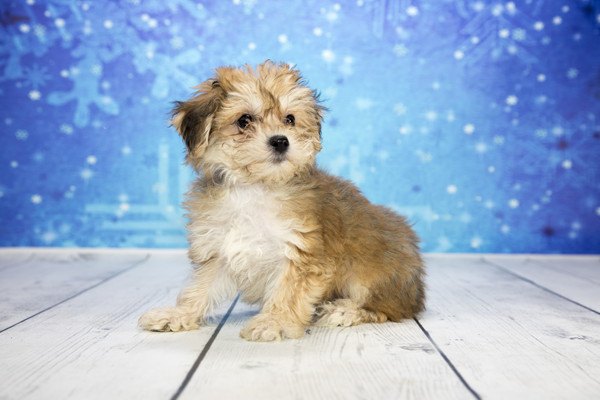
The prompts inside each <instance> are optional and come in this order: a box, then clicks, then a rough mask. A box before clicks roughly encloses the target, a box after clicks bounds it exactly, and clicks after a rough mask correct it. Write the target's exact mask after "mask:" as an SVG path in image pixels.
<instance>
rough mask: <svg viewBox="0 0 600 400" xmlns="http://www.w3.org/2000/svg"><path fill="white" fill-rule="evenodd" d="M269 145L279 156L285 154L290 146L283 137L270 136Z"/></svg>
mask: <svg viewBox="0 0 600 400" xmlns="http://www.w3.org/2000/svg"><path fill="white" fill-rule="evenodd" d="M269 144H270V145H271V146H273V149H275V151H276V152H278V153H279V154H283V153H285V152H286V151H287V149H288V147H289V146H290V142H289V141H288V138H286V137H285V136H283V135H277V136H272V137H271V138H270V139H269Z"/></svg>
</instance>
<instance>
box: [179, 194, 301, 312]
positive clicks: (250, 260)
mask: <svg viewBox="0 0 600 400" xmlns="http://www.w3.org/2000/svg"><path fill="white" fill-rule="evenodd" d="M282 207H283V205H282V203H281V201H279V200H278V199H277V198H276V196H275V195H274V194H273V193H271V192H269V191H267V190H265V189H263V188H261V187H259V186H240V187H235V188H232V189H231V190H229V192H228V193H227V195H226V196H225V197H224V198H223V199H222V200H221V201H220V202H219V203H218V204H216V205H214V206H213V207H211V209H209V210H206V211H205V213H204V214H203V215H201V216H200V218H198V219H197V220H195V221H193V223H192V224H191V226H190V228H191V230H192V231H191V234H192V240H193V238H194V237H196V238H197V240H198V241H199V243H197V244H198V246H199V247H201V248H202V249H203V252H206V253H207V256H208V255H209V254H212V255H216V256H217V257H218V258H219V259H220V260H221V261H222V262H223V264H224V267H225V268H226V269H227V270H228V274H229V276H230V277H231V278H232V279H233V280H234V281H235V283H236V285H237V286H238V288H239V289H240V291H241V292H242V293H243V295H244V296H243V297H244V299H245V300H246V301H249V302H256V301H260V300H261V299H262V298H264V296H265V295H268V292H269V291H270V290H271V289H272V287H273V285H274V284H275V283H276V282H277V280H278V277H279V275H280V273H281V272H282V271H283V269H284V268H285V266H286V259H285V249H286V243H290V242H294V237H295V234H294V231H293V230H292V228H291V222H290V221H286V220H284V219H282V218H281V217H280V216H279V215H280V212H281V209H282Z"/></svg>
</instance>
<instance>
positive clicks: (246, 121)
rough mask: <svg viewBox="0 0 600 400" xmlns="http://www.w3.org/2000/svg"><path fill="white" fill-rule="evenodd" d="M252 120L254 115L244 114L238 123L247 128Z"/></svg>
mask: <svg viewBox="0 0 600 400" xmlns="http://www.w3.org/2000/svg"><path fill="white" fill-rule="evenodd" d="M250 122H252V115H250V114H244V115H242V116H241V117H240V118H239V119H238V120H237V124H238V126H239V127H240V128H242V129H245V128H246V127H247V126H248V124H250Z"/></svg>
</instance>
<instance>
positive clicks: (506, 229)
mask: <svg viewBox="0 0 600 400" xmlns="http://www.w3.org/2000/svg"><path fill="white" fill-rule="evenodd" d="M500 232H502V233H504V234H505V235H506V234H508V233H510V226H508V225H506V224H503V225H502V226H501V227H500Z"/></svg>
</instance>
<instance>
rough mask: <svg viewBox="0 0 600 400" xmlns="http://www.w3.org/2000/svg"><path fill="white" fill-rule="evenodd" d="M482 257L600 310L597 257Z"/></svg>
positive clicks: (599, 269)
mask: <svg viewBox="0 0 600 400" xmlns="http://www.w3.org/2000/svg"><path fill="white" fill-rule="evenodd" d="M485 260H486V261H489V262H491V263H493V264H496V265H499V266H501V267H502V268H505V269H507V270H509V271H511V272H512V273H514V274H517V275H519V276H521V277H524V278H526V279H529V280H531V281H532V282H534V283H536V284H538V285H540V286H543V287H546V288H548V289H549V290H552V291H554V292H556V293H558V294H560V295H562V296H565V297H567V298H569V299H571V300H573V301H575V302H577V303H580V304H583V305H585V306H586V307H589V308H591V309H593V310H595V311H597V312H599V313H600V258H597V257H564V256H559V257H551V256H538V257H535V256H534V257H527V258H523V259H521V258H515V257H502V256H487V257H485Z"/></svg>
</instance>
